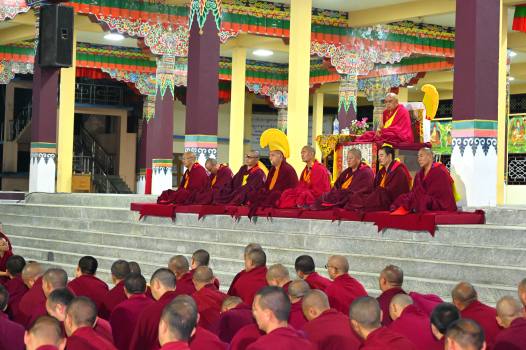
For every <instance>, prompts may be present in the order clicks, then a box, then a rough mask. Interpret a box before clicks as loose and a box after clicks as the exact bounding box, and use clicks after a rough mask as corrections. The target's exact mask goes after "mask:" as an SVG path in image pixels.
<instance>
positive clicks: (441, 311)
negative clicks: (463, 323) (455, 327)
mask: <svg viewBox="0 0 526 350" xmlns="http://www.w3.org/2000/svg"><path fill="white" fill-rule="evenodd" d="M430 319H431V331H432V332H433V335H434V336H435V338H436V339H437V340H440V339H442V338H443V337H444V336H445V335H446V331H447V329H448V328H449V326H450V325H451V324H453V323H454V322H455V321H457V320H458V319H460V312H459V311H458V309H457V307H456V306H455V305H453V304H451V303H440V304H438V305H437V306H435V308H434V309H433V311H432V312H431V316H430Z"/></svg>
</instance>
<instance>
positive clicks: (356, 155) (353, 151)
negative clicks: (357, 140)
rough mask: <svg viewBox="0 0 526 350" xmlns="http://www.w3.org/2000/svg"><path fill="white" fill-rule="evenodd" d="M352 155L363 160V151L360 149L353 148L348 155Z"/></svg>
mask: <svg viewBox="0 0 526 350" xmlns="http://www.w3.org/2000/svg"><path fill="white" fill-rule="evenodd" d="M349 153H350V154H352V155H354V156H355V157H356V158H358V159H360V160H361V159H362V151H360V150H359V149H358V148H351V149H350V150H349V151H347V154H349Z"/></svg>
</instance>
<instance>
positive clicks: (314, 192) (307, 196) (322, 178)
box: [278, 160, 331, 208]
mask: <svg viewBox="0 0 526 350" xmlns="http://www.w3.org/2000/svg"><path fill="white" fill-rule="evenodd" d="M330 189H331V180H330V174H329V171H328V170H327V168H326V167H325V165H323V164H321V163H320V162H318V161H317V160H314V163H313V164H312V167H310V168H309V167H308V166H305V169H303V171H302V172H301V175H300V181H299V182H298V185H297V186H296V187H294V188H289V189H288V190H285V191H283V193H282V194H281V197H280V199H279V202H278V207H279V208H304V207H307V206H310V205H312V204H313V203H314V202H315V201H316V200H317V199H318V198H319V197H321V195H322V194H324V193H325V192H328V191H330Z"/></svg>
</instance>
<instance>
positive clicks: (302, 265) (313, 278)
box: [294, 255, 331, 291]
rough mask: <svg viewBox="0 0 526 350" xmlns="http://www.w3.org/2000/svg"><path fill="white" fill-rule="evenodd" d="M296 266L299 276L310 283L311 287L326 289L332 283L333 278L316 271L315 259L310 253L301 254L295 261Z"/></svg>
mask: <svg viewBox="0 0 526 350" xmlns="http://www.w3.org/2000/svg"><path fill="white" fill-rule="evenodd" d="M294 268H295V270H296V274H297V275H298V277H299V278H301V279H302V280H304V281H305V282H307V283H308V284H309V287H310V288H311V289H320V290H322V291H325V290H326V289H327V287H329V286H330V285H331V280H330V279H328V278H325V277H323V276H321V275H320V274H318V273H317V272H316V265H315V264H314V259H313V258H312V257H311V256H310V255H300V256H298V257H297V258H296V261H295V262H294Z"/></svg>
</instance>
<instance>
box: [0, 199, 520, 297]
mask: <svg viewBox="0 0 526 350" xmlns="http://www.w3.org/2000/svg"><path fill="white" fill-rule="evenodd" d="M154 199H155V198H154V197H152V196H141V195H103V194H101V195H95V194H38V193H33V194H30V195H28V196H27V197H26V200H25V202H20V203H15V202H11V203H6V202H2V203H0V222H2V223H3V227H4V232H5V233H6V234H7V235H8V236H9V238H10V239H11V241H12V243H13V245H14V250H15V253H17V254H21V255H23V256H24V257H26V259H28V260H37V261H40V262H43V263H45V264H46V265H49V266H61V267H63V268H64V269H66V270H67V271H68V274H70V276H73V274H74V270H75V267H76V264H77V262H78V259H79V258H80V257H82V256H83V255H93V256H95V257H96V258H97V259H98V260H99V272H98V275H99V277H100V278H102V279H104V280H106V281H108V282H109V281H110V274H109V269H110V266H111V264H112V262H113V261H115V260H116V259H118V258H123V259H127V260H133V261H137V262H138V263H139V264H140V265H141V267H142V269H143V274H145V275H146V276H149V275H151V273H153V271H154V270H155V269H157V268H158V267H163V266H166V264H167V261H168V259H169V258H170V257H171V256H173V255H175V254H184V255H186V256H189V255H191V253H192V252H193V251H194V250H196V249H198V248H203V249H206V250H208V251H209V252H210V254H211V256H212V259H211V267H212V268H213V269H214V272H215V274H216V275H217V276H218V278H219V279H220V281H221V285H222V289H226V288H228V285H229V284H230V282H231V280H232V278H233V277H234V275H235V274H236V273H237V272H238V271H239V270H241V269H242V268H243V260H242V255H243V249H244V247H245V245H246V244H248V243H250V242H258V243H260V244H261V245H262V246H263V247H264V249H265V251H266V252H267V257H268V263H269V264H273V263H278V262H279V263H283V264H285V265H286V266H287V267H289V268H290V270H291V273H292V271H293V264H294V260H295V258H296V257H297V256H298V255H300V254H310V255H312V256H313V257H314V259H315V261H316V263H317V265H318V271H320V272H322V273H325V269H324V268H323V267H322V266H324V265H325V263H326V261H327V258H328V256H330V255H332V254H343V255H346V256H348V257H349V261H350V264H351V273H352V275H353V276H355V277H356V278H358V279H359V280H360V281H361V282H362V283H363V284H364V285H365V287H366V288H367V290H368V291H369V292H370V293H371V294H372V295H376V294H378V293H379V291H378V282H377V280H378V272H379V271H380V270H381V269H382V268H383V267H384V266H385V265H387V264H396V265H399V266H401V267H402V269H403V270H404V272H405V274H406V278H405V282H404V287H405V288H406V290H412V291H417V292H421V293H435V294H438V295H440V296H441V297H443V298H444V299H449V292H450V290H451V288H452V287H453V286H454V285H455V284H456V283H457V282H458V281H459V280H467V281H470V282H472V283H473V284H475V286H476V287H477V289H478V291H479V295H480V297H481V299H482V300H484V301H486V302H488V303H492V304H494V303H495V302H496V301H497V300H498V298H500V297H501V296H502V295H505V294H511V295H516V285H517V283H518V282H519V281H520V280H521V279H523V278H525V277H526V267H525V265H524V262H525V261H526V215H525V214H526V210H525V209H520V208H499V209H496V208H491V209H487V221H488V224H486V225H458V226H449V225H445V226H440V227H439V229H438V230H437V232H436V235H435V237H434V238H433V237H431V236H430V235H429V234H428V233H426V232H407V231H400V230H387V231H385V232H384V233H378V232H377V229H376V227H375V226H374V225H373V224H370V223H361V222H341V223H336V222H335V223H332V222H330V221H321V220H296V219H278V218H275V219H273V220H272V221H269V220H267V219H264V218H259V220H257V222H256V223H252V222H250V221H249V220H248V219H247V218H242V219H241V220H240V221H239V222H237V223H235V222H234V221H233V220H232V218H230V217H229V216H208V217H206V218H204V219H203V220H201V221H198V219H197V215H195V214H178V215H177V219H176V221H175V222H172V221H171V220H170V219H167V218H154V217H149V218H145V219H143V220H142V221H140V222H139V221H138V214H137V213H134V212H131V211H130V210H129V204H130V203H131V202H139V201H143V202H144V201H154Z"/></svg>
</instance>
